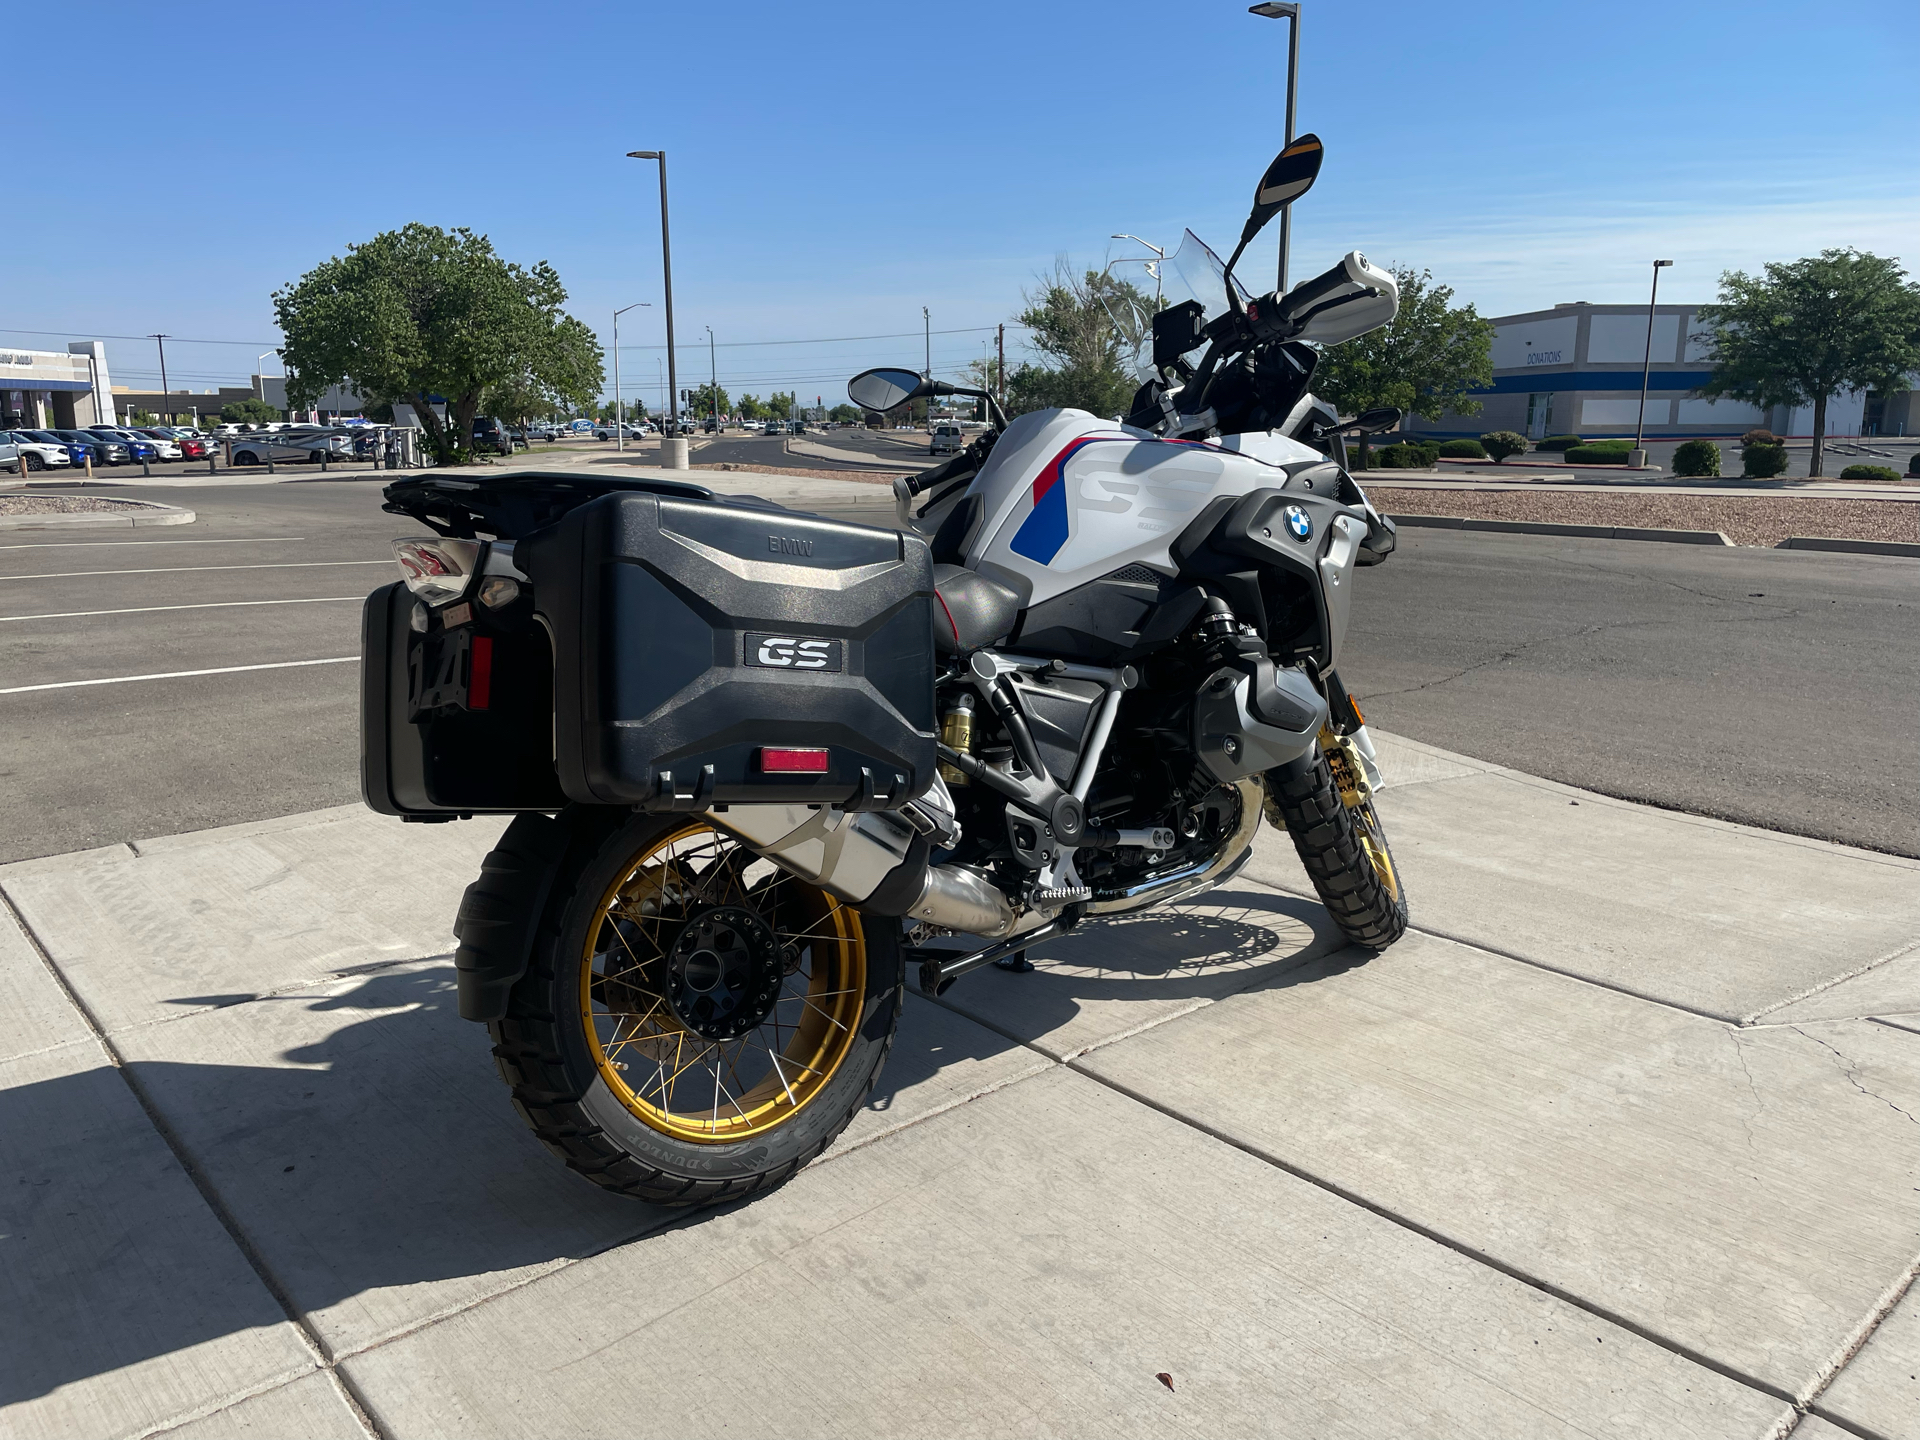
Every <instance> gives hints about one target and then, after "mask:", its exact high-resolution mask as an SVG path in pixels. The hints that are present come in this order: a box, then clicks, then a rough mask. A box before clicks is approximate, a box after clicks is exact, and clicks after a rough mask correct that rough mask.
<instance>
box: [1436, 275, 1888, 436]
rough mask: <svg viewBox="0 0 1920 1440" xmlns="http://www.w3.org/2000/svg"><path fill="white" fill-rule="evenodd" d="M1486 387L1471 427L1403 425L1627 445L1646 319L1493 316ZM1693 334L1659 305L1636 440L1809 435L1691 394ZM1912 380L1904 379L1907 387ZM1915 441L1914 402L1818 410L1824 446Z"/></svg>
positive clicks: (1626, 313)
mask: <svg viewBox="0 0 1920 1440" xmlns="http://www.w3.org/2000/svg"><path fill="white" fill-rule="evenodd" d="M1493 326H1494V332H1493V384H1492V385H1490V386H1488V387H1487V388H1486V389H1484V390H1477V391H1475V392H1473V393H1474V396H1475V398H1476V399H1478V400H1479V401H1480V403H1481V407H1482V408H1481V411H1480V413H1479V414H1478V415H1456V414H1454V413H1453V412H1451V411H1449V412H1447V413H1446V414H1444V415H1442V416H1441V417H1440V418H1439V419H1438V420H1424V419H1421V418H1420V417H1418V416H1414V417H1411V418H1410V419H1409V421H1408V428H1409V429H1410V430H1412V431H1414V432H1416V433H1420V434H1429V435H1482V434H1485V433H1486V432H1487V431H1489V430H1514V431H1518V432H1519V433H1520V434H1522V435H1525V436H1527V437H1529V438H1530V439H1535V440H1538V439H1541V438H1543V437H1545V436H1548V435H1582V436H1586V437H1588V438H1590V439H1591V438H1596V437H1603V436H1615V435H1627V436H1630V435H1632V434H1633V433H1634V429H1635V425H1636V422H1637V421H1638V420H1639V415H1640V375H1641V367H1642V365H1643V363H1644V362H1645V361H1646V359H1647V353H1648V349H1647V307H1646V306H1644V305H1589V304H1587V303H1586V302H1584V301H1581V302H1577V303H1574V304H1570V305H1556V306H1554V307H1553V308H1552V309H1551V310H1532V311H1528V312H1527V313H1525V314H1521V315H1501V316H1496V317H1495V318H1494V320H1493ZM1701 328H1702V327H1701V325H1700V323H1699V321H1698V319H1697V317H1696V314H1695V307H1694V306H1691V305H1661V306H1659V307H1657V308H1656V309H1655V311H1654V315H1653V346H1652V363H1651V365H1650V367H1649V368H1648V372H1647V387H1646V397H1647V398H1646V419H1645V424H1644V433H1645V434H1646V436H1647V437H1648V438H1649V439H1675V438H1680V437H1685V436H1693V435H1700V436H1714V437H1730V436H1737V435H1740V434H1742V433H1744V432H1745V431H1748V430H1751V429H1754V428H1756V427H1761V426H1764V427H1765V428H1766V429H1768V430H1771V431H1773V432H1774V433H1775V434H1776V435H1788V436H1808V435H1811V434H1812V433H1813V408H1812V407H1811V406H1801V407H1797V408H1792V409H1789V408H1788V407H1785V406H1780V407H1776V408H1774V409H1771V410H1765V411H1763V410H1761V409H1760V408H1759V407H1757V406H1753V405H1745V404H1741V403H1739V402H1738V401H1733V400H1706V399H1702V398H1701V397H1700V395H1699V394H1698V391H1699V389H1700V387H1701V386H1702V385H1704V384H1706V382H1707V380H1708V378H1709V376H1710V375H1711V374H1712V365H1711V362H1710V361H1709V360H1708V358H1707V357H1708V350H1707V347H1706V345H1705V344H1704V342H1703V341H1701V340H1700V339H1699V338H1697V335H1698V332H1699V331H1700V329H1701ZM1910 378H1911V377H1910ZM1916 429H1920V396H1916V395H1915V393H1914V391H1913V390H1912V389H1911V388H1908V389H1905V390H1901V391H1898V392H1896V393H1894V394H1891V395H1885V396H1882V395H1878V394H1872V393H1869V394H1862V393H1861V392H1859V391H1853V392H1850V393H1845V394H1840V395H1835V396H1833V397H1831V398H1830V399H1829V400H1828V401H1827V434H1829V435H1862V434H1867V435H1911V434H1913V433H1915V431H1916Z"/></svg>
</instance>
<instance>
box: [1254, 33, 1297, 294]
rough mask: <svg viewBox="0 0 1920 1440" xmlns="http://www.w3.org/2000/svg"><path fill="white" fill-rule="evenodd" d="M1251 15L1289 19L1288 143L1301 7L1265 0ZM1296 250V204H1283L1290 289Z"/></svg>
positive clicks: (1283, 284)
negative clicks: (1291, 263) (1290, 260)
mask: <svg viewBox="0 0 1920 1440" xmlns="http://www.w3.org/2000/svg"><path fill="white" fill-rule="evenodd" d="M1247 13H1248V14H1249V15H1264V16H1265V17H1266V18H1267V19H1269V20H1287V21H1290V22H1291V23H1290V24H1289V25H1288V26H1287V144H1289V145H1291V144H1293V113H1294V109H1293V107H1294V99H1295V96H1296V95H1297V94H1298V93H1299V89H1300V7H1299V6H1298V5H1297V4H1292V3H1287V0H1263V3H1261V4H1259V5H1249V6H1248V7H1247ZM1292 250H1293V205H1292V204H1291V203H1288V204H1286V205H1283V206H1281V207H1280V285H1279V293H1280V294H1282V295H1284V294H1286V293H1287V257H1288V256H1289V255H1290V254H1291V253H1292Z"/></svg>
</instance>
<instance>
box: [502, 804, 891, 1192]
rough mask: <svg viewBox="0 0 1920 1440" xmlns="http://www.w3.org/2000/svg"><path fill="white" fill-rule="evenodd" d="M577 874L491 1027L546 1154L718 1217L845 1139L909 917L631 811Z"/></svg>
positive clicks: (883, 1052) (701, 831)
mask: <svg viewBox="0 0 1920 1440" xmlns="http://www.w3.org/2000/svg"><path fill="white" fill-rule="evenodd" d="M564 863H565V864H566V865H567V866H569V867H570V873H563V874H561V875H559V876H557V877H556V878H555V879H554V882H553V887H552V899H551V900H550V901H549V903H548V905H547V909H546V914H545V916H544V919H543V923H542V925H541V927H540V931H539V934H538V937H537V939H536V940H535V943H534V947H533V954H532V956H531V957H530V962H529V964H528V967H527V972H526V974H525V976H524V977H522V979H521V980H520V981H519V982H518V983H517V984H516V985H515V986H514V988H513V990H512V992H511V994H510V995H509V997H508V1001H507V1011H506V1015H505V1016H504V1017H503V1018H502V1019H501V1020H499V1021H497V1022H495V1023H494V1024H493V1025H492V1027H491V1030H492V1033H493V1039H494V1051H493V1053H494V1057H495V1060H496V1061H497V1063H498V1065H499V1068H500V1073H501V1075H502V1077H503V1078H505V1080H506V1081H507V1083H508V1084H509V1085H510V1086H512V1087H513V1098H514V1105H515V1107H516V1108H517V1109H518V1110H519V1111H520V1113H521V1115H522V1116H523V1117H524V1118H525V1119H526V1121H527V1123H528V1124H529V1125H531V1126H532V1127H533V1130H534V1133H535V1134H536V1135H538V1136H539V1137H540V1139H541V1140H542V1141H543V1142H544V1143H545V1144H546V1146H547V1148H548V1149H549V1150H552V1151H553V1152H554V1153H555V1154H556V1155H558V1156H559V1157H560V1158H561V1159H562V1160H564V1161H566V1163H567V1165H568V1166H569V1167H570V1168H572V1169H574V1170H576V1171H578V1172H579V1173H580V1174H582V1175H584V1176H586V1177H587V1178H588V1179H589V1180H592V1181H593V1182H594V1183H595V1184H597V1185H601V1186H604V1187H605V1188H607V1189H609V1190H616V1191H619V1192H620V1193H622V1194H625V1195H632V1196H635V1197H637V1198H640V1199H643V1200H649V1201H652V1202H654V1203H656V1204H664V1205H711V1204H716V1203H719V1202H722V1201H730V1200H737V1199H740V1198H742V1197H744V1196H748V1195H751V1194H754V1193H756V1192H757V1191H760V1190H764V1189H769V1188H771V1187H772V1186H775V1185H778V1184H780V1183H781V1182H783V1181H785V1180H786V1179H788V1178H789V1177H790V1176H792V1175H793V1174H794V1173H795V1172H796V1171H797V1170H799V1168H800V1167H801V1166H802V1165H804V1164H806V1163H807V1162H808V1161H809V1160H811V1159H813V1158H814V1157H815V1156H816V1155H818V1154H820V1153H821V1151H823V1150H825V1149H826V1148H827V1146H829V1145H830V1144H832V1143H833V1141H834V1139H835V1137H837V1136H838V1135H839V1133H840V1132H841V1131H842V1130H844V1129H845V1128H846V1126H847V1124H848V1122H849V1121H851V1120H852V1119H853V1117H854V1115H855V1114H856V1113H857V1112H858V1110H859V1108H860V1106H861V1105H862V1104H863V1103H864V1102H865V1100H866V1097H867V1094H868V1092H869V1091H870V1090H871V1089H872V1087H873V1083H874V1080H875V1079H876V1078H877V1077H878V1075H879V1073H880V1067H881V1065H882V1064H883V1063H884V1062H885V1060H886V1056H887V1051H888V1049H889V1048H890V1047H891V1045H892V1043H893V1032H894V1027H895V1025H896V1024H897V1023H898V1019H899V1014H900V1006H901V1003H902V988H901V987H902V976H903V964H902V959H901V954H900V922H899V921H898V920H896V919H882V918H879V917H874V916H866V915H862V914H861V913H860V912H858V911H856V910H854V909H852V908H851V907H849V906H847V905H846V904H844V903H843V902H841V901H840V900H838V899H836V898H835V897H834V896H832V895H829V894H828V893H827V892H826V891H824V890H821V889H820V888H819V887H817V886H813V885H809V884H807V883H806V882H805V881H802V880H800V879H798V878H797V877H795V876H793V875H790V874H788V873H787V872H786V871H783V870H780V869H778V868H776V867H775V866H773V865H772V864H770V863H769V862H767V861H764V860H762V859H760V858H759V857H758V856H757V855H755V854H754V853H753V852H752V851H750V850H747V849H746V848H744V847H743V846H742V845H741V844H740V843H739V842H738V841H737V840H736V839H734V838H733V837H732V836H731V835H730V834H728V832H726V831H724V830H721V829H719V828H718V827H716V826H715V825H713V824H712V823H711V822H709V821H706V820H704V819H699V820H696V819H689V818H687V817H684V816H649V815H639V816H635V817H634V818H633V819H631V820H629V821H627V822H626V823H625V824H624V825H621V826H620V827H619V828H618V829H616V830H614V831H613V832H612V833H611V834H610V835H608V836H607V838H606V839H605V840H604V841H602V842H601V843H600V844H599V845H598V846H597V848H594V847H580V848H578V849H577V850H575V851H574V852H573V853H572V855H571V856H570V858H569V860H568V861H566V862H564Z"/></svg>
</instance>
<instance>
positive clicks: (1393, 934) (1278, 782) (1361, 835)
mask: <svg viewBox="0 0 1920 1440" xmlns="http://www.w3.org/2000/svg"><path fill="white" fill-rule="evenodd" d="M1322 740H1323V742H1324V741H1325V740H1326V737H1325V735H1324V732H1323V735H1322ZM1333 749H1334V762H1335V763H1338V764H1339V765H1340V766H1341V768H1342V775H1341V777H1340V779H1339V780H1336V778H1335V774H1334V764H1333V763H1330V762H1329V758H1328V752H1327V749H1326V748H1324V744H1316V745H1315V746H1314V748H1313V753H1312V754H1311V755H1310V756H1308V757H1307V758H1305V759H1302V760H1300V761H1298V762H1296V763H1295V764H1293V765H1290V766H1287V767H1285V768H1283V769H1279V770H1269V771H1268V772H1267V805H1268V813H1267V818H1268V819H1269V820H1271V821H1272V822H1273V823H1274V824H1276V825H1283V826H1285V828H1286V831H1287V833H1288V834H1289V835H1291V836H1292V837H1293V848H1294V849H1295V850H1296V851H1297V852H1298V853H1299V855H1300V863H1301V865H1303V866H1304V867H1305V868H1306V872H1307V878H1308V879H1310V880H1311V881H1312V882H1313V888H1314V890H1315V892H1316V893H1318V895H1319V896H1320V901H1321V903H1322V904H1323V905H1325V906H1326V907H1327V913H1328V914H1329V915H1331V916H1332V917H1333V923H1334V924H1336V925H1338V926H1339V927H1340V930H1341V933H1342V934H1344V935H1345V936H1346V937H1347V939H1348V940H1350V941H1352V942H1353V943H1354V944H1355V945H1365V946H1366V947H1368V948H1369V949H1372V950H1384V949H1386V948H1387V946H1389V945H1391V944H1393V942H1394V941H1396V940H1398V939H1399V938H1400V937H1401V936H1402V935H1403V934H1405V933H1406V929H1407V895H1406V891H1405V890H1403V889H1402V888H1401V886H1400V875H1399V872H1398V871H1397V870H1395V868H1394V864H1393V852H1392V851H1391V850H1390V849H1388V848H1387V833H1386V830H1385V829H1384V828H1383V827H1382V826H1381V824H1380V816H1379V815H1378V813H1376V811H1375V810H1374V808H1373V798H1372V796H1371V795H1370V794H1368V793H1367V792H1366V790H1365V788H1364V784H1363V783H1362V782H1361V778H1360V777H1359V776H1358V775H1355V774H1350V773H1346V772H1347V770H1348V767H1352V766H1356V765H1357V761H1356V760H1355V759H1354V758H1353V756H1352V755H1351V753H1350V751H1348V750H1347V749H1346V748H1345V747H1342V746H1340V745H1339V743H1338V742H1337V741H1336V742H1334V745H1333Z"/></svg>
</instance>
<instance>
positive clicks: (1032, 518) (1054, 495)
mask: <svg viewBox="0 0 1920 1440" xmlns="http://www.w3.org/2000/svg"><path fill="white" fill-rule="evenodd" d="M1121 438H1123V437H1121V436H1116V435H1090V436H1085V437H1083V438H1081V439H1079V440H1075V441H1074V442H1073V443H1072V444H1070V445H1068V446H1067V447H1066V448H1065V449H1063V450H1062V451H1061V452H1060V453H1059V454H1058V455H1056V456H1054V457H1053V459H1051V460H1049V461H1048V462H1047V463H1046V464H1045V465H1044V466H1042V467H1041V470H1040V473H1039V474H1038V475H1037V476H1035V477H1034V481H1033V509H1032V510H1031V511H1030V512H1029V513H1028V515H1027V518H1026V519H1025V520H1023V521H1022V522H1021V523H1020V528H1019V529H1018V530H1016V531H1015V532H1014V535H1013V539H1012V540H1010V541H1009V542H1008V543H1007V548H1008V549H1009V550H1011V551H1013V553H1014V554H1016V555H1024V556H1025V557H1026V558H1027V559H1029V560H1034V561H1038V562H1039V563H1040V564H1042V565H1051V564H1052V563H1053V557H1054V556H1056V555H1058V554H1059V553H1060V550H1061V547H1062V546H1064V545H1065V544H1066V543H1067V483H1066V473H1067V461H1069V460H1071V459H1072V458H1073V457H1074V456H1075V455H1077V454H1078V453H1079V452H1080V451H1081V450H1082V449H1084V448H1085V447H1086V446H1088V445H1092V444H1095V443H1096V442H1098V441H1100V440H1116V439H1121Z"/></svg>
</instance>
